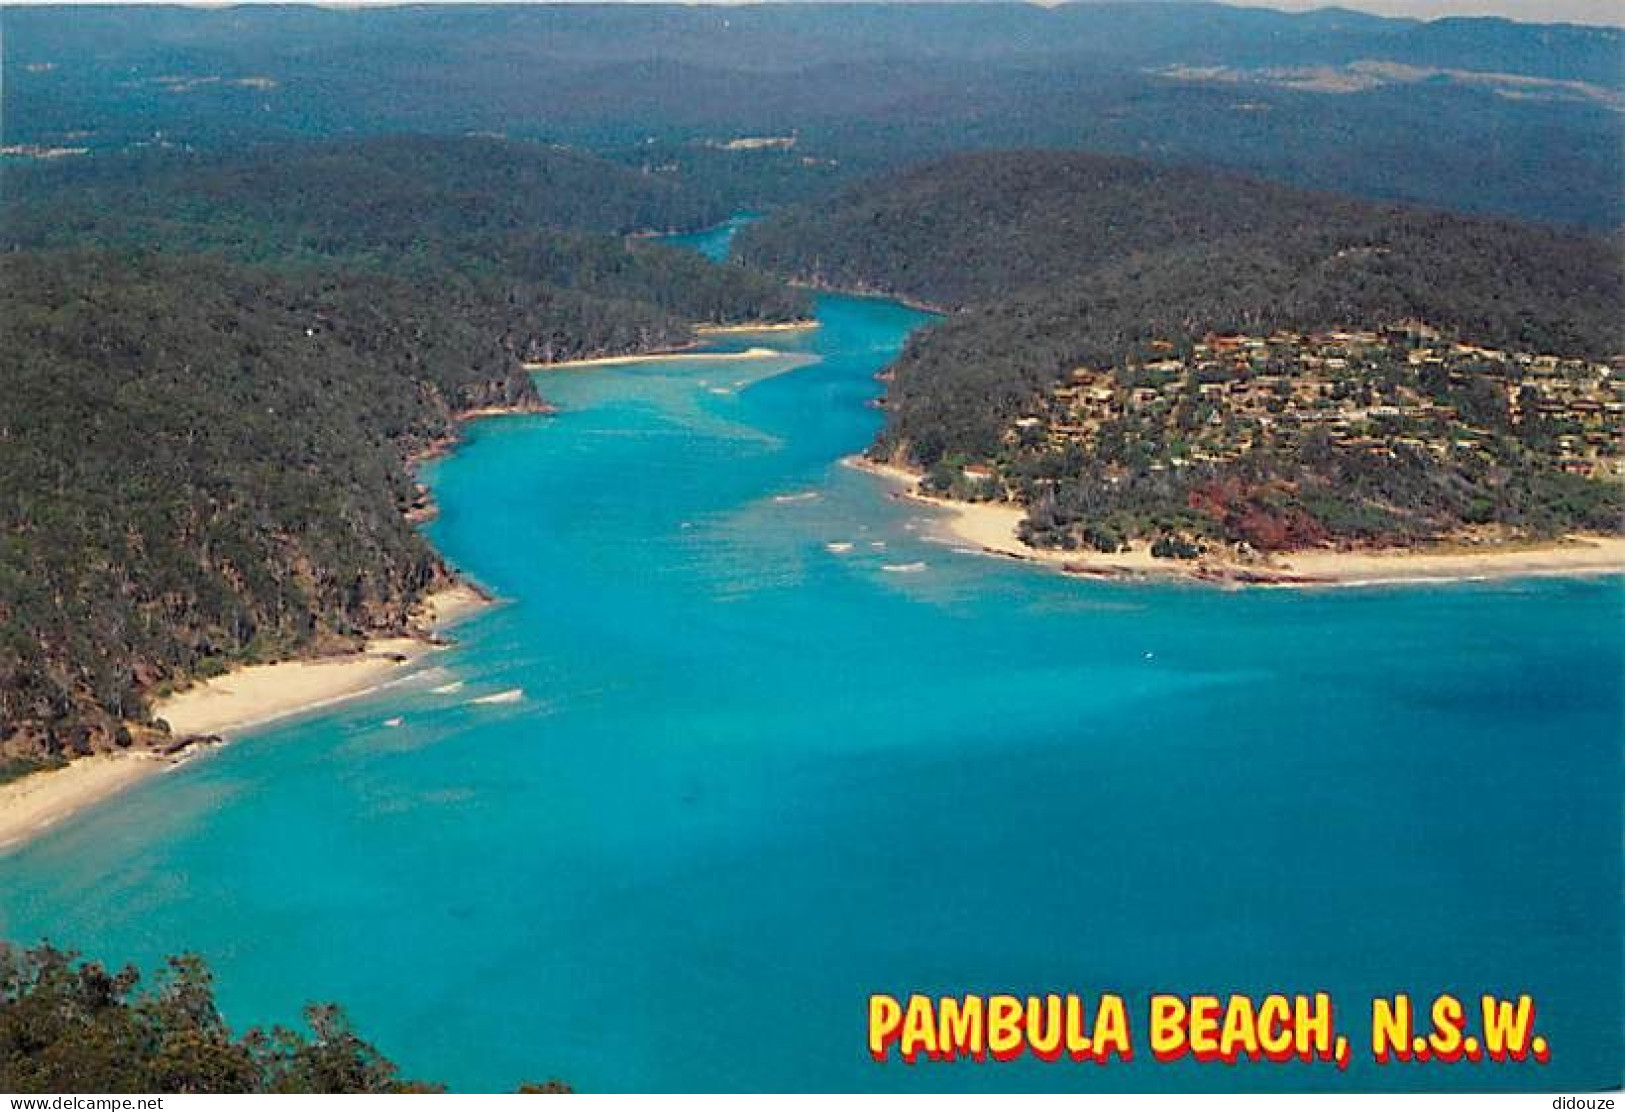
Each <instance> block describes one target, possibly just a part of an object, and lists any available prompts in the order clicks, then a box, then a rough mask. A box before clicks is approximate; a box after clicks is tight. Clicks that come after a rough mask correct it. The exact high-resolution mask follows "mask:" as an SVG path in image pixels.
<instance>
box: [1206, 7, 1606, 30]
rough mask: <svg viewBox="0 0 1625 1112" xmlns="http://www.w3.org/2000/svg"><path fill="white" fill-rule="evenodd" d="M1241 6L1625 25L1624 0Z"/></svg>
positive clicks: (1526, 21) (1426, 17) (1418, 16)
mask: <svg viewBox="0 0 1625 1112" xmlns="http://www.w3.org/2000/svg"><path fill="white" fill-rule="evenodd" d="M1226 2H1229V3H1232V4H1234V5H1235V6H1238V7H1256V8H1279V9H1281V10H1282V11H1291V12H1302V11H1309V10H1311V9H1314V8H1327V7H1338V8H1353V9H1356V10H1358V11H1362V12H1371V13H1372V14H1373V15H1387V16H1408V17H1410V18H1413V19H1439V18H1441V17H1444V16H1453V15H1496V16H1502V17H1504V18H1506V19H1516V20H1520V21H1522V22H1524V23H1592V24H1600V25H1604V26H1610V27H1619V26H1622V25H1625V3H1621V2H1620V0H1339V2H1337V3H1327V0H1226Z"/></svg>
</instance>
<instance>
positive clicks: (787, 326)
mask: <svg viewBox="0 0 1625 1112" xmlns="http://www.w3.org/2000/svg"><path fill="white" fill-rule="evenodd" d="M817 327H818V322H817V321H815V320H790V321H781V322H779V323H777V324H696V325H695V326H694V333H695V335H697V336H743V335H749V334H750V333H752V332H807V331H810V330H812V329H814V328H817Z"/></svg>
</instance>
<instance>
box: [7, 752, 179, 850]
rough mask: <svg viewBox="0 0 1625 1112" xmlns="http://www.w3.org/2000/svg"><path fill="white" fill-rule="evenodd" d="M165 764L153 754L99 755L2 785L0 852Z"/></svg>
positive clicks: (82, 758) (166, 763) (159, 768)
mask: <svg viewBox="0 0 1625 1112" xmlns="http://www.w3.org/2000/svg"><path fill="white" fill-rule="evenodd" d="M168 764H169V762H168V761H167V760H166V759H165V758H163V757H160V756H158V755H157V754H154V753H117V754H113V753H102V754H98V755H96V756H94V757H80V758H79V759H78V760H76V761H73V762H72V763H70V764H68V765H65V766H64V767H62V768H58V769H52V770H51V771H49V772H36V773H33V774H32V775H29V776H24V777H22V778H21V779H20V780H12V781H10V782H9V783H5V784H0V852H4V851H5V850H7V849H9V848H11V847H13V846H16V845H19V844H21V843H23V842H26V841H27V840H28V839H29V838H32V837H33V836H34V835H36V834H38V833H40V832H41V831H43V830H45V829H46V828H47V827H49V826H51V825H52V824H53V823H56V822H59V821H61V820H62V819H64V818H66V817H67V816H68V815H71V814H73V813H74V812H75V811H78V810H80V809H81V808H83V807H88V806H89V805H90V804H92V803H96V802H98V801H100V800H103V799H106V798H108V797H109V796H112V795H116V794H117V793H118V792H120V791H122V790H123V789H125V788H127V787H129V786H130V785H131V784H133V783H135V782H136V781H137V780H140V779H142V778H143V777H146V776H150V775H151V774H153V773H155V772H159V771H161V770H162V769H163V768H164V767H165V766H166V765H168Z"/></svg>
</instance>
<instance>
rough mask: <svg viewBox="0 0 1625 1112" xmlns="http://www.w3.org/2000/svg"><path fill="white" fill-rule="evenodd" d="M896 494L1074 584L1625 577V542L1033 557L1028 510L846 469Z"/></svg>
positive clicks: (982, 544) (910, 477) (903, 471)
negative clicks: (1237, 558) (1232, 557)
mask: <svg viewBox="0 0 1625 1112" xmlns="http://www.w3.org/2000/svg"><path fill="white" fill-rule="evenodd" d="M842 462H843V463H844V464H845V465H846V466H848V467H851V468H853V469H854V470H858V471H864V472H867V473H869V474H871V475H874V476H876V477H878V478H880V479H881V480H883V481H884V482H886V483H887V484H888V485H890V486H892V487H893V488H894V496H895V497H899V498H903V499H906V500H908V501H910V502H917V503H919V504H921V505H926V506H932V507H935V508H936V509H939V510H942V511H945V516H944V517H942V518H941V519H940V521H939V524H940V525H941V526H942V528H943V529H944V531H945V532H946V533H947V535H946V536H937V537H929V536H928V537H927V539H928V540H936V541H939V542H941V543H946V544H952V545H960V546H965V547H971V548H975V549H976V550H977V551H979V552H981V553H982V554H983V555H987V556H997V557H1001V558H1004V559H1011V560H1020V561H1023V562H1027V563H1035V564H1043V565H1045V566H1047V567H1051V568H1053V569H1055V570H1056V571H1058V572H1061V573H1062V574H1065V575H1072V576H1077V577H1080V578H1098V579H1110V580H1121V581H1140V582H1144V581H1148V580H1161V581H1168V582H1181V581H1183V582H1192V583H1207V584H1212V585H1217V586H1227V587H1299V588H1302V587H1364V586H1383V585H1389V586H1400V585H1405V584H1417V585H1420V584H1430V583H1431V584H1439V583H1460V582H1467V581H1473V580H1485V579H1523V578H1537V577H1554V576H1570V577H1575V576H1578V577H1584V576H1595V575H1621V574H1625V537H1616V536H1574V537H1570V538H1568V539H1567V540H1565V541H1562V542H1554V543H1550V544H1536V545H1529V546H1527V547H1507V548H1502V549H1491V550H1487V551H1457V550H1445V549H1436V550H1429V549H1422V550H1376V551H1347V552H1343V551H1334V550H1331V549H1325V550H1309V551H1303V552H1292V553H1287V554H1283V555H1278V556H1275V557H1272V558H1271V559H1270V560H1269V561H1268V562H1260V563H1257V564H1241V563H1236V562H1233V561H1226V560H1219V559H1213V558H1211V557H1209V558H1200V559H1196V560H1176V559H1163V558H1159V557H1156V556H1152V555H1151V551H1150V546H1149V545H1147V544H1146V543H1144V542H1135V543H1134V544H1133V545H1132V546H1131V548H1130V550H1129V551H1128V552H1083V551H1078V552H1063V551H1061V550H1059V549H1044V548H1034V547H1033V546H1031V545H1029V544H1026V543H1025V542H1023V541H1022V540H1020V539H1019V537H1018V536H1017V533H1016V528H1017V526H1019V525H1020V523H1021V521H1022V519H1023V518H1024V517H1025V516H1026V510H1025V509H1023V508H1022V507H1020V506H1017V505H1014V504H1012V503H991V502H957V501H954V500H952V499H948V498H937V497H933V496H931V495H927V494H921V493H919V491H918V490H917V489H916V488H917V484H918V483H919V480H920V478H921V476H920V475H919V474H918V473H917V472H914V471H910V470H908V469H907V468H903V467H897V466H895V465H892V464H884V463H875V462H874V461H872V460H868V459H865V458H863V457H861V456H852V457H848V458H847V459H845V460H843V461H842Z"/></svg>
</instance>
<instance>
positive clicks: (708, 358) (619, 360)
mask: <svg viewBox="0 0 1625 1112" xmlns="http://www.w3.org/2000/svg"><path fill="white" fill-rule="evenodd" d="M750 331H752V332H754V331H756V329H754V328H753V329H751V330H750ZM787 354H789V353H788V352H783V351H779V350H777V349H776V348H769V347H753V348H746V349H745V350H744V351H716V352H698V351H667V352H648V353H646V354H643V355H606V356H603V357H601V358H598V359H567V360H565V361H564V362H561V363H526V364H525V369H526V370H527V371H579V370H586V369H590V368H592V367H627V366H631V365H633V364H636V363H684V362H694V363H732V362H736V361H738V360H741V359H773V358H777V357H779V356H783V355H787Z"/></svg>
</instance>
